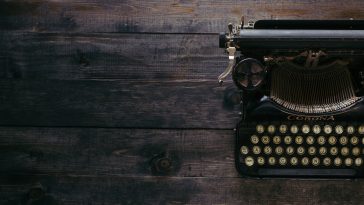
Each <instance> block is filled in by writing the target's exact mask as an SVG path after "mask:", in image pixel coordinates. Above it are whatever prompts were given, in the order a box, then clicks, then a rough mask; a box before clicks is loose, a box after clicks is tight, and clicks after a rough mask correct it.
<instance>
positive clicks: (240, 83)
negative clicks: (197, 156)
mask: <svg viewBox="0 0 364 205" xmlns="http://www.w3.org/2000/svg"><path fill="white" fill-rule="evenodd" d="M219 46H220V47H221V48H224V49H226V52H227V54H228V57H229V62H228V66H227V68H226V70H225V71H224V72H223V73H222V74H221V75H220V76H219V77H218V80H219V82H220V83H222V82H223V80H224V79H225V78H226V77H227V76H228V75H229V74H230V73H231V74H232V79H233V82H234V84H235V85H236V86H237V87H238V88H239V90H240V94H241V95H240V96H241V102H240V103H241V121H240V122H239V123H238V125H237V127H236V148H235V162H236V167H237V170H238V171H239V173H241V174H242V175H243V176H248V177H258V178H263V177H284V178H286V177H297V178H306V177H307V178H361V177H364V103H363V94H364V21H359V20H259V21H256V22H249V23H248V24H244V23H241V24H240V23H239V24H238V25H233V24H229V25H228V32H227V33H226V32H224V33H221V34H220V36H219Z"/></svg>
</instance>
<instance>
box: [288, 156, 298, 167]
mask: <svg viewBox="0 0 364 205" xmlns="http://www.w3.org/2000/svg"><path fill="white" fill-rule="evenodd" d="M290 161H291V164H292V165H297V163H298V159H297V158H296V157H292V158H291V160H290Z"/></svg>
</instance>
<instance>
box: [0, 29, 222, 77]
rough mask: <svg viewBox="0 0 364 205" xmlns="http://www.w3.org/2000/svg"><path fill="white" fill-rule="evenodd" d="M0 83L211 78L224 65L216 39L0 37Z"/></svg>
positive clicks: (13, 34)
mask: <svg viewBox="0 0 364 205" xmlns="http://www.w3.org/2000/svg"><path fill="white" fill-rule="evenodd" d="M0 47H2V49H1V51H0V78H16V79H19V78H21V79H128V80H131V79H137V80H178V79H180V80H190V79H201V80H202V79H211V80H212V79H213V80H216V81H217V76H219V74H220V73H222V72H223V70H224V69H225V67H226V66H227V63H228V58H227V55H226V54H224V50H223V49H220V48H218V35H182V34H176V35H173V34H172V35H171V34H88V35H85V34H32V33H22V32H20V33H17V32H4V33H2V34H0Z"/></svg>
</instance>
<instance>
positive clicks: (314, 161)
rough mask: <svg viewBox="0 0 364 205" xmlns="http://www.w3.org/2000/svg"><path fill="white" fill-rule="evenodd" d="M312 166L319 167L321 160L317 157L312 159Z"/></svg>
mask: <svg viewBox="0 0 364 205" xmlns="http://www.w3.org/2000/svg"><path fill="white" fill-rule="evenodd" d="M312 164H313V166H318V165H319V164H320V159H319V158H317V157H314V158H313V159H312Z"/></svg>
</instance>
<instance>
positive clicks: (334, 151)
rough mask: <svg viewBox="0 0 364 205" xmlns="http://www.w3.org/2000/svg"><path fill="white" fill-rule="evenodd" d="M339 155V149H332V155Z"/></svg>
mask: <svg viewBox="0 0 364 205" xmlns="http://www.w3.org/2000/svg"><path fill="white" fill-rule="evenodd" d="M337 153H338V149H337V147H331V148H330V154H331V155H337Z"/></svg>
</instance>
